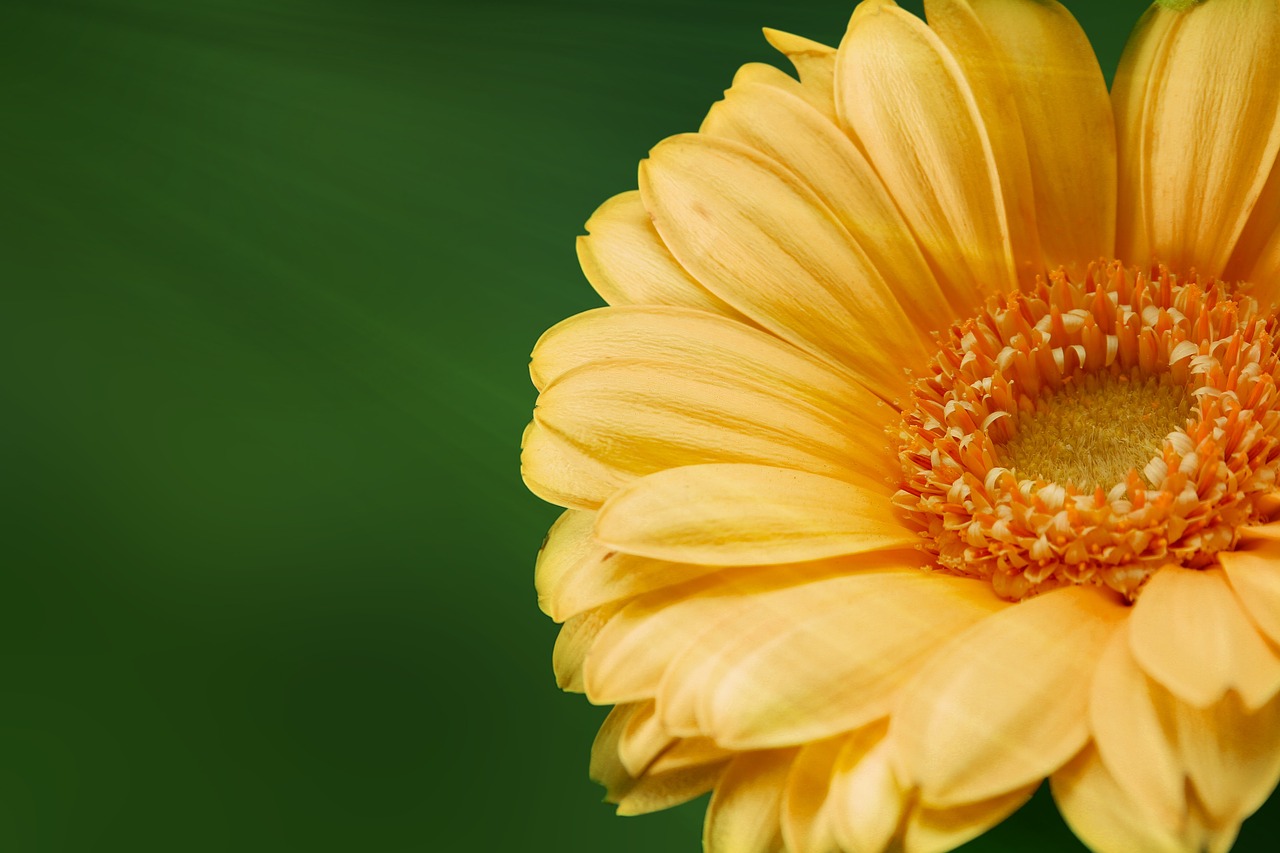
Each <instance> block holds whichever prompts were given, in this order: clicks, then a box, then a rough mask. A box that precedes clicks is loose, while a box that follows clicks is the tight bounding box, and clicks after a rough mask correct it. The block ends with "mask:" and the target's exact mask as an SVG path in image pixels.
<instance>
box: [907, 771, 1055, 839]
mask: <svg viewBox="0 0 1280 853" xmlns="http://www.w3.org/2000/svg"><path fill="white" fill-rule="evenodd" d="M1039 784H1040V783H1039V782H1037V783H1035V784H1034V785H1028V786H1026V787H1024V788H1020V789H1018V790H1016V791H1010V792H1009V793H1007V794H1002V795H1000V796H999V797H992V798H991V799H989V800H983V801H981V802H977V803H966V804H965V805H962V806H953V807H950V808H930V807H929V806H928V805H927V804H920V805H918V806H917V807H916V808H914V809H912V810H911V811H910V812H908V814H907V819H906V822H905V824H904V826H903V833H902V850H903V853H944V851H947V850H954V849H955V848H957V847H959V846H960V845H961V844H964V843H965V842H966V841H969V840H970V839H973V838H977V837H978V836H979V835H981V834H982V833H984V832H986V831H987V830H988V829H990V828H991V827H993V826H995V825H996V824H997V823H1000V822H1001V821H1002V820H1004V819H1005V818H1007V817H1008V816H1009V815H1011V814H1013V813H1014V812H1016V811H1017V810H1018V809H1020V808H1022V806H1023V805H1024V804H1025V803H1026V802H1027V800H1029V799H1031V795H1032V794H1034V793H1035V790H1036V788H1037V787H1039Z"/></svg>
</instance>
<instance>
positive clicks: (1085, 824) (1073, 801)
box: [1050, 746, 1198, 853]
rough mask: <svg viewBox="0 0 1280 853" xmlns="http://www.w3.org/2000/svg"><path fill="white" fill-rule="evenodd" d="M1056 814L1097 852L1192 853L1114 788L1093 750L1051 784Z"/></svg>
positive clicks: (1192, 851)
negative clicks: (1056, 806) (1056, 804)
mask: <svg viewBox="0 0 1280 853" xmlns="http://www.w3.org/2000/svg"><path fill="white" fill-rule="evenodd" d="M1050 782H1051V784H1052V786H1053V798H1054V800H1056V801H1057V803H1058V810H1059V811H1060V812H1062V817H1063V818H1064V819H1065V820H1066V822H1067V824H1068V825H1069V826H1070V827H1071V831H1072V832H1074V833H1075V834H1076V835H1077V836H1079V837H1080V840H1081V841H1083V842H1084V843H1085V844H1087V845H1089V848H1090V849H1091V850H1094V851H1095V853H1133V851H1135V850H1141V851H1143V853H1194V851H1196V850H1197V849H1198V848H1196V847H1195V846H1193V845H1191V844H1188V843H1185V842H1184V841H1182V840H1181V839H1180V838H1179V836H1178V835H1177V834H1176V833H1175V832H1174V831H1172V830H1171V829H1170V828H1169V827H1168V826H1166V825H1165V824H1164V823H1162V822H1161V821H1160V820H1158V819H1157V818H1155V817H1154V816H1152V815H1150V814H1148V813H1147V812H1145V811H1144V810H1143V808H1142V806H1141V805H1140V804H1139V803H1138V802H1136V801H1134V800H1131V799H1130V798H1129V796H1128V795H1127V794H1126V793H1125V791H1124V790H1123V789H1122V788H1121V787H1120V786H1119V785H1118V784H1116V781H1115V779H1114V778H1113V777H1112V775H1111V774H1110V773H1109V772H1108V771H1107V768H1106V767H1105V766H1104V765H1103V763H1102V761H1101V760H1100V759H1099V758H1098V753H1097V750H1095V749H1094V748H1093V747H1092V746H1091V747H1089V748H1088V749H1086V750H1084V751H1083V752H1081V753H1080V754H1079V755H1078V756H1076V758H1075V759H1074V760H1073V761H1072V762H1071V763H1070V764H1068V765H1067V766H1065V767H1063V768H1062V769H1061V770H1059V771H1058V772H1057V773H1055V774H1053V777H1052V779H1051V780H1050Z"/></svg>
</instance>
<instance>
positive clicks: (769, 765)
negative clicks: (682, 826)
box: [702, 749, 796, 853]
mask: <svg viewBox="0 0 1280 853" xmlns="http://www.w3.org/2000/svg"><path fill="white" fill-rule="evenodd" d="M795 755H796V751H795V750H793V749H778V750H767V751H764V752H749V753H746V754H745V755H740V756H738V757H737V758H735V759H734V760H733V762H732V763H731V764H730V765H729V769H728V770H727V771H725V774H724V776H723V777H722V778H721V779H720V783H719V784H718V785H716V792H715V794H713V795H712V797H711V805H710V806H708V807H707V820H706V824H705V825H704V828H703V834H702V846H703V849H704V850H705V851H706V853H783V850H784V847H783V842H782V828H781V824H780V820H781V808H782V792H783V789H784V786H785V785H786V781H787V774H788V773H789V772H790V770H791V763H792V761H793V760H794V759H795Z"/></svg>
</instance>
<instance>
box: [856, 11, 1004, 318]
mask: <svg viewBox="0 0 1280 853" xmlns="http://www.w3.org/2000/svg"><path fill="white" fill-rule="evenodd" d="M836 109H837V110H838V111H839V113H840V118H841V121H842V122H843V123H844V125H845V127H846V128H847V129H848V130H849V132H850V133H851V134H852V135H853V136H854V138H855V139H856V140H857V141H858V142H859V143H860V144H861V145H862V148H863V150H864V151H865V152H866V154H867V157H868V159H869V160H870V161H871V163H872V165H873V166H874V167H875V169H876V171H877V172H878V173H879V175H880V177H881V178H882V179H883V180H884V183H885V185H886V187H888V189H889V192H890V194H891V195H892V196H893V198H894V201H896V202H897V203H898V206H899V207H900V208H901V210H902V212H903V215H904V217H905V218H906V220H907V224H908V225H909V226H910V228H911V230H912V232H913V233H914V234H915V236H916V239H917V241H918V242H919V243H920V246H921V248H922V249H923V250H924V253H925V256H926V257H927V258H928V259H929V261H930V263H931V264H932V265H933V268H934V270H935V272H936V273H937V274H938V276H939V278H940V279H941V280H942V281H943V284H944V287H945V288H947V290H948V292H949V293H952V294H954V295H955V298H956V301H957V302H958V303H959V304H961V305H964V306H966V307H969V308H974V307H976V306H977V305H978V304H979V303H980V302H981V297H982V295H983V294H990V293H995V292H1000V291H1008V290H1010V289H1012V288H1014V287H1015V286H1016V285H1017V276H1016V271H1015V268H1014V259H1013V253H1012V247H1011V245H1010V239H1009V225H1008V221H1007V217H1006V215H1005V210H1004V204H1003V201H1002V198H1003V196H1002V190H1001V186H1000V179H999V175H998V173H997V171H996V166H995V162H994V159H993V154H992V148H991V142H990V140H989V139H988V137H987V134H986V130H985V128H984V126H983V123H982V118H981V115H980V113H979V110H978V105H977V103H976V102H975V101H974V98H973V94H972V92H971V91H970V90H969V88H968V85H967V84H966V83H965V81H964V74H963V72H962V71H961V70H960V66H959V65H958V64H957V63H956V61H955V59H954V58H953V57H952V56H951V55H950V53H949V52H948V51H947V49H946V47H945V46H943V44H942V42H941V41H940V40H939V39H938V37H937V36H936V35H935V34H934V33H933V32H931V31H930V30H929V28H928V27H926V26H925V25H924V23H923V22H922V21H920V20H919V19H918V18H916V17H915V16H913V15H911V14H909V13H907V12H904V11H903V10H901V9H898V8H897V7H895V6H893V5H892V4H887V3H884V2H881V1H880V0H866V2H863V3H862V4H861V5H859V6H858V8H857V10H856V11H855V12H854V13H853V17H852V18H851V19H850V21H849V29H848V32H847V33H846V34H845V37H844V40H843V41H842V42H841V44H840V51H839V57H838V59H837V62H836Z"/></svg>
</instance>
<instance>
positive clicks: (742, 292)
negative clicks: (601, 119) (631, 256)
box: [640, 134, 931, 399]
mask: <svg viewBox="0 0 1280 853" xmlns="http://www.w3.org/2000/svg"><path fill="white" fill-rule="evenodd" d="M640 191H641V193H642V194H643V196H644V200H645V206H646V207H647V208H648V209H649V211H650V212H651V213H652V214H653V219H654V224H655V225H656V226H657V228H658V231H659V233H660V234H662V236H663V239H664V240H665V241H666V242H667V245H669V246H670V247H671V251H672V253H673V254H674V255H675V256H676V258H678V259H679V260H680V262H681V263H682V264H683V265H684V266H685V267H686V268H688V269H689V270H691V271H692V272H693V273H694V274H695V275H696V276H697V277H698V280H699V281H701V282H703V284H705V285H706V286H707V287H708V289H710V290H711V291H712V292H713V293H715V294H716V295H717V296H719V297H720V298H721V299H723V300H725V301H726V302H728V303H729V304H730V305H732V306H734V307H735V308H737V309H738V310H739V311H741V312H742V313H743V314H745V315H746V316H748V317H750V318H751V319H752V320H754V321H756V322H757V323H759V324H760V325H761V326H762V327H764V328H765V329H768V330H769V331H771V332H773V333H775V334H777V335H778V336H779V337H781V338H783V339H785V340H788V341H790V342H791V343H793V344H795V345H797V346H799V347H801V348H802V349H805V350H807V351H809V352H812V353H814V354H816V355H819V356H822V357H824V358H826V359H828V360H830V361H832V362H833V363H834V364H837V365H840V366H842V367H843V368H845V369H847V370H848V371H849V372H850V373H851V374H852V375H853V376H855V377H856V378H857V379H858V380H859V381H860V382H862V383H863V384H864V385H866V386H867V387H868V388H870V389H871V390H872V391H874V392H875V393H877V394H878V395H879V396H881V397H882V398H884V399H893V398H895V397H897V396H899V395H901V394H902V393H903V392H904V391H905V389H906V387H907V378H906V376H905V374H904V373H903V367H904V366H912V365H915V366H923V365H924V364H926V363H927V362H928V357H929V353H930V349H931V346H930V344H929V342H928V340H927V338H926V337H925V336H923V335H921V334H920V333H918V332H917V330H916V328H915V326H914V325H913V324H912V322H911V320H910V317H909V316H908V314H907V313H906V311H905V310H904V309H903V308H902V306H901V305H900V304H899V303H898V301H897V298H896V297H895V296H894V292H893V290H892V288H891V287H890V286H889V285H888V284H887V283H886V282H885V280H884V278H883V277H882V276H881V275H880V273H879V272H878V271H877V270H876V269H875V266H874V265H873V264H872V263H871V260H870V259H869V258H868V257H867V255H866V253H865V252H864V251H862V250H861V249H860V248H859V247H858V245H857V244H856V243H855V242H854V240H853V238H852V237H851V236H850V234H849V232H848V230H846V229H845V227H844V226H843V225H842V224H841V223H840V221H839V219H838V217H836V215H835V214H834V213H833V212H832V211H831V209H830V208H828V207H827V206H826V204H824V203H823V202H822V200H821V199H820V198H819V197H818V196H817V195H816V194H815V193H814V192H813V191H812V190H811V189H809V188H808V187H807V186H805V184H804V182H803V181H801V180H800V179H799V178H798V177H796V176H795V175H794V174H793V173H792V172H791V171H790V170H789V169H787V168H785V167H784V166H781V165H779V164H778V163H777V162H776V161H774V160H772V159H770V158H768V157H765V156H764V155H762V154H760V153H759V152H757V151H755V150H754V149H751V148H749V147H747V146H745V145H742V144H740V143H735V142H731V141H729V140H727V139H720V138H717V137H712V136H704V135H701V134H685V135H682V136H674V137H671V138H669V139H667V140H665V141H663V142H662V143H660V144H659V145H658V146H657V147H656V148H654V149H653V151H652V152H650V158H649V159H648V160H645V161H644V162H642V163H641V164H640Z"/></svg>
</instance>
